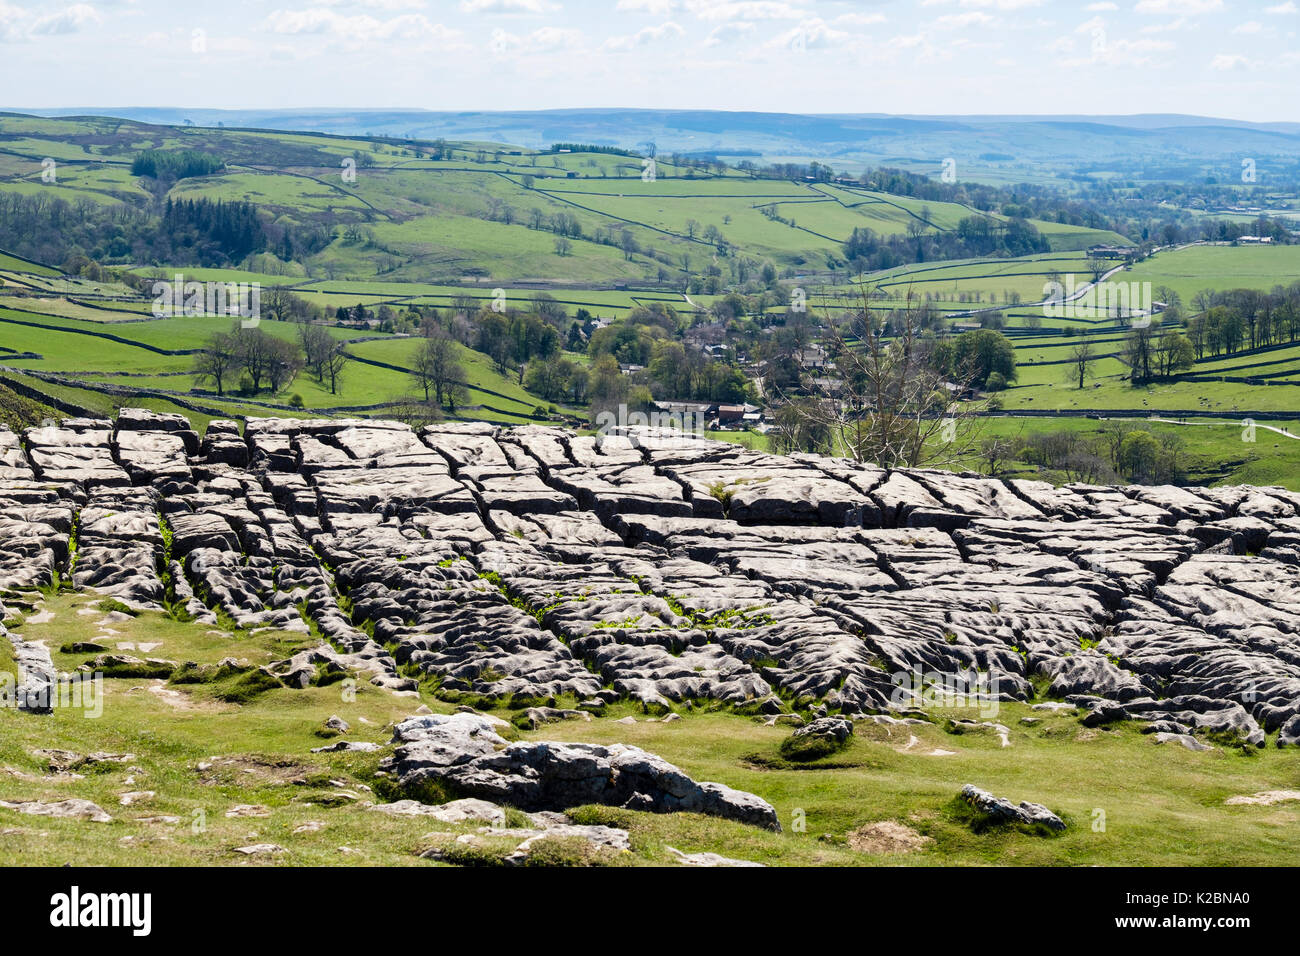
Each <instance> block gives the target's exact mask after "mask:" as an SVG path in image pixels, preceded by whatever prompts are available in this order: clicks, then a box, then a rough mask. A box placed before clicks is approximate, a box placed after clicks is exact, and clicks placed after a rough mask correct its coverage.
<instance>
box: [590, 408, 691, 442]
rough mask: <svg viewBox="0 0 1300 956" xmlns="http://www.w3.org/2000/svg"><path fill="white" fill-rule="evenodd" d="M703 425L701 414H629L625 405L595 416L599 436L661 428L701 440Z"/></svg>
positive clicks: (686, 412) (633, 412)
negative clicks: (636, 429) (628, 430)
mask: <svg viewBox="0 0 1300 956" xmlns="http://www.w3.org/2000/svg"><path fill="white" fill-rule="evenodd" d="M704 424H705V422H704V413H703V412H696V411H684V412H663V411H653V412H642V411H631V412H629V411H628V408H627V406H626V405H619V406H618V411H617V412H614V411H603V412H600V413H599V414H597V415H596V433H597V434H598V435H601V436H605V435H610V434H616V435H621V434H626V432H627V429H629V428H661V429H664V430H665V431H669V432H674V433H676V434H678V435H680V436H681V437H683V438H703V437H704Z"/></svg>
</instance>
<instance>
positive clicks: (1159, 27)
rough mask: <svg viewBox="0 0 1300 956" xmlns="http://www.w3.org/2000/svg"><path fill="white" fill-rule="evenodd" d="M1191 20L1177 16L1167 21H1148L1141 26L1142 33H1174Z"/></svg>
mask: <svg viewBox="0 0 1300 956" xmlns="http://www.w3.org/2000/svg"><path fill="white" fill-rule="evenodd" d="M1190 22H1191V21H1189V20H1188V19H1187V18H1186V17H1179V18H1178V19H1177V20H1170V21H1169V22H1168V23H1148V24H1147V25H1146V26H1144V27H1143V28H1142V32H1143V33H1176V32H1177V31H1179V30H1181V29H1183V28H1184V27H1186V26H1187V25H1188V24H1189V23H1190Z"/></svg>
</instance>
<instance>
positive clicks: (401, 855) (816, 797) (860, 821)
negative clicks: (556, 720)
mask: <svg viewBox="0 0 1300 956" xmlns="http://www.w3.org/2000/svg"><path fill="white" fill-rule="evenodd" d="M96 603H97V602H96V599H95V598H94V597H93V596H91V595H73V594H60V595H57V596H54V597H50V598H47V599H46V602H45V608H46V609H47V610H51V611H53V612H54V619H53V620H51V621H49V622H48V623H46V624H41V625H34V624H29V625H25V626H24V627H23V634H24V636H26V637H28V638H32V639H40V640H45V641H46V642H47V643H48V644H50V645H51V646H55V647H58V646H61V645H62V644H64V643H69V642H73V641H79V640H91V639H93V638H94V637H95V635H96V634H97V630H96V627H95V623H94V618H93V616H90V615H78V614H77V613H76V611H77V610H81V609H84V608H86V607H94V605H95V604H96ZM113 626H114V629H115V630H118V631H119V632H120V633H119V635H117V636H116V637H114V638H113V640H114V641H126V642H133V643H134V642H141V641H145V642H150V643H158V644H159V645H160V646H158V647H157V648H155V649H153V650H152V651H150V652H149V656H155V657H162V658H166V659H169V660H178V661H179V660H190V661H194V662H196V663H197V664H198V665H199V666H200V668H205V667H206V668H208V670H207V671H205V672H204V675H202V676H195V675H194V674H191V675H190V676H189V677H188V678H187V682H186V683H177V682H172V683H170V684H168V683H165V682H162V681H158V682H155V681H150V680H142V679H134V678H108V679H106V680H105V688H106V693H105V697H104V701H103V703H104V706H103V715H102V717H99V718H98V719H88V718H86V717H85V716H83V715H82V714H81V713H80V712H78V711H73V710H70V709H66V708H60V709H56V711H55V713H54V714H52V715H49V716H45V717H36V716H32V715H27V714H20V713H18V712H17V711H14V710H11V709H3V710H0V767H4V768H6V769H7V770H9V771H10V773H9V775H8V776H7V778H6V779H7V780H8V782H7V783H6V785H5V799H8V800H26V799H40V800H59V799H66V798H69V797H81V798H84V799H89V800H92V801H94V802H95V803H96V804H98V805H99V806H100V807H102V808H103V809H104V810H106V811H107V812H108V813H109V814H110V815H111V816H112V817H113V822H112V823H109V824H94V823H88V822H81V821H73V820H58V819H51V818H40V817H29V816H23V815H19V814H17V813H15V812H12V811H8V810H0V825H3V826H4V827H6V828H7V829H8V831H9V832H8V833H7V836H6V840H5V841H4V843H3V844H2V845H0V863H4V864H14V863H18V862H20V861H22V860H25V859H30V858H32V857H33V856H34V855H36V854H38V853H39V855H40V858H41V859H43V860H46V861H47V862H49V863H51V864H55V863H65V862H66V863H71V864H73V865H174V864H190V865H217V864H231V863H234V862H239V861H240V860H242V858H241V857H238V856H237V855H236V854H234V853H233V849H234V848H235V847H237V846H244V845H247V844H251V843H262V842H269V843H276V844H278V845H280V846H282V847H284V848H285V849H286V850H287V852H286V853H284V854H277V855H276V856H274V857H268V858H258V859H257V860H256V861H255V862H265V863H271V864H276V865H329V864H352V865H355V864H376V865H431V864H430V863H428V862H427V861H425V860H421V859H419V858H418V856H417V854H418V853H419V851H420V850H422V849H425V848H426V847H427V846H429V845H430V839H429V838H428V837H427V836H426V834H427V833H428V832H429V830H431V829H437V830H451V831H453V832H462V831H464V830H472V829H473V827H472V826H465V827H456V826H449V825H443V824H437V825H436V826H431V825H430V824H429V823H428V822H427V821H421V820H420V819H419V818H409V817H394V816H390V815H387V814H378V813H372V812H368V811H366V810H365V809H364V808H363V804H364V802H365V801H378V800H381V799H384V798H385V796H398V795H399V794H394V793H392V792H391V790H390V789H389V788H388V786H387V782H386V781H384V780H383V778H378V777H375V776H374V770H375V769H376V767H377V765H378V762H379V758H380V756H382V753H381V754H346V753H345V754H311V753H310V750H311V748H312V747H318V746H321V743H322V738H321V737H320V736H319V734H318V731H320V729H321V727H322V726H323V724H324V721H325V719H326V718H327V717H329V716H330V715H332V714H338V715H339V716H341V717H343V718H344V719H345V720H347V721H348V722H349V723H350V724H351V725H352V728H353V729H352V731H351V732H350V733H349V734H348V739H358V740H369V741H373V742H375V743H378V744H381V745H382V744H386V743H387V741H388V739H389V737H390V729H389V727H390V725H391V723H392V722H393V721H396V720H400V719H401V718H402V717H404V716H406V715H408V714H409V713H410V712H411V711H412V710H414V709H415V707H416V706H417V705H418V704H419V703H420V702H421V700H422V701H423V702H424V703H426V704H427V705H428V706H430V707H431V708H432V709H434V710H435V711H438V712H449V711H450V710H451V707H450V705H449V704H447V703H444V702H442V701H440V700H438V699H436V698H433V697H430V696H429V695H428V693H427V691H426V690H422V691H421V700H415V699H411V698H397V697H394V696H392V695H390V694H388V693H386V692H382V691H379V690H377V689H375V688H373V687H370V686H369V685H368V684H366V683H364V682H361V683H360V684H359V685H358V686H357V688H356V691H357V693H356V699H355V701H351V702H348V701H346V700H345V699H344V696H343V693H342V688H343V685H339V684H335V685H331V686H326V687H311V688H307V689H305V690H289V689H286V688H281V687H271V688H269V689H264V690H263V691H262V692H261V693H257V694H253V695H249V696H245V697H241V696H239V695H234V694H231V693H230V691H232V690H233V689H235V688H236V686H237V685H238V683H239V681H240V678H238V677H237V676H231V675H227V676H224V677H222V676H219V675H217V674H216V673H215V672H213V671H212V670H211V665H213V664H215V662H216V661H217V660H219V659H221V658H223V657H227V656H234V657H237V658H242V659H244V660H246V661H248V662H249V663H251V664H256V663H264V662H267V661H270V660H273V659H279V658H283V657H285V656H287V655H288V654H290V653H292V652H293V650H295V649H296V648H297V647H299V646H303V644H304V643H305V642H308V641H309V640H310V639H308V638H306V637H305V636H304V635H298V634H283V633H278V632H273V631H268V632H263V633H261V634H258V635H257V636H248V635H237V634H234V633H230V632H226V631H222V630H219V629H212V628H207V627H204V626H201V625H193V624H189V625H187V624H181V623H179V622H176V621H174V620H172V619H170V618H167V617H165V616H164V615H161V614H157V613H153V612H145V613H142V614H140V615H139V616H138V617H135V618H133V619H131V620H129V621H125V622H120V623H115V624H114V625H113ZM4 643H5V642H0V645H3V644H4ZM126 653H131V651H126ZM54 656H55V660H56V663H57V664H58V665H59V667H60V668H63V669H68V668H71V667H74V666H76V665H77V664H78V663H80V662H82V661H84V660H86V659H87V658H88V656H89V655H85V654H77V655H73V654H64V653H62V652H61V651H56V652H55V654H54ZM223 697H225V698H227V699H222V698H223ZM231 698H233V699H234V701H236V702H232V700H231ZM498 713H499V714H501V715H502V716H505V717H509V716H510V714H511V712H509V711H499V712H498ZM1028 713H1030V711H1029V709H1028V707H1027V706H1026V705H1019V704H1016V705H1003V706H1002V709H1001V711H1000V713H999V714H998V716H997V719H998V720H999V721H1000V722H1002V723H1004V724H1006V725H1008V726H1010V727H1012V728H1013V730H1012V732H1011V746H1010V747H1009V748H1002V747H1000V746H999V744H998V742H997V740H996V739H994V738H992V737H990V736H984V735H971V734H966V735H962V736H960V737H954V736H952V735H950V734H947V733H945V732H944V731H943V730H942V722H943V720H944V719H945V718H946V717H949V716H972V717H973V716H976V712H975V711H971V712H970V713H966V712H965V711H957V710H952V711H943V712H936V713H935V714H934V717H935V720H936V723H935V724H933V725H921V726H911V727H908V728H905V729H903V730H899V729H895V730H894V732H893V734H892V735H890V734H889V733H887V732H886V729H885V728H882V727H877V726H875V725H872V724H868V723H859V724H858V725H857V727H856V731H855V736H854V737H853V738H852V739H851V741H850V743H849V746H848V747H847V748H846V749H845V750H844V751H842V752H841V753H839V754H836V755H834V756H833V757H831V758H828V759H824V760H821V761H814V762H812V763H810V764H807V765H804V766H802V767H800V768H797V769H796V768H794V767H792V766H791V767H787V766H783V765H782V763H781V761H780V758H779V754H780V751H781V747H782V743H783V741H785V740H786V739H788V737H789V730H788V729H787V728H781V727H766V726H763V725H762V724H761V723H759V722H758V721H756V720H754V719H753V718H750V717H745V716H743V715H740V714H737V713H732V712H729V711H727V710H726V709H712V710H711V709H708V708H705V709H703V710H697V711H695V712H687V713H683V719H682V720H679V721H675V722H672V723H660V722H649V721H646V720H644V719H643V718H642V715H640V713H639V712H638V711H637V710H636V709H635V708H634V707H633V706H632V705H630V704H626V703H621V704H615V705H612V706H611V707H609V708H607V710H606V711H605V713H604V714H603V715H602V716H600V717H598V718H596V719H594V720H592V721H591V722H580V721H573V722H566V723H564V724H562V725H550V726H546V727H544V728H541V729H539V730H537V731H523V732H518V731H510V732H509V733H510V734H511V735H514V734H518V735H519V736H521V737H523V738H524V739H538V740H544V739H560V740H575V741H587V742H592V743H615V742H619V743H627V744H632V745H635V746H639V747H643V748H645V749H647V750H650V751H652V752H654V753H657V754H659V755H660V756H662V757H664V758H665V759H666V760H669V761H671V762H673V763H675V764H677V765H678V766H680V767H681V768H682V769H683V770H685V771H686V772H687V773H689V774H691V775H692V776H693V777H694V778H696V779H697V780H717V781H720V782H723V783H726V784H728V785H729V786H733V787H738V788H740V789H743V790H748V791H750V792H753V793H756V794H758V795H759V796H761V797H763V798H764V799H766V800H768V801H769V802H771V803H772V805H773V806H774V807H775V809H776V811H777V813H778V816H779V818H780V820H781V822H782V824H783V826H784V831H785V832H783V833H779V834H778V833H772V832H769V831H765V830H760V829H758V828H756V827H751V826H745V825H742V824H739V823H733V822H729V821H725V820H720V819H717V818H711V817H704V816H699V815H695V814H664V815H656V814H645V813H634V812H631V811H626V810H618V809H614V808H609V807H589V808H579V809H576V810H574V811H573V816H574V817H575V819H576V820H577V821H578V822H583V823H604V824H607V825H614V826H621V827H625V828H626V829H628V830H629V831H630V833H631V836H632V845H633V853H632V854H631V855H630V856H624V857H621V858H618V859H615V860H587V859H584V858H582V857H574V855H573V854H574V852H575V851H576V849H577V848H576V847H573V846H567V845H559V846H556V847H554V848H552V852H553V853H554V856H548V857H545V858H547V859H552V860H554V861H556V862H589V863H590V862H615V863H634V864H646V863H658V864H663V863H670V862H672V857H671V854H670V853H669V851H668V850H667V847H669V846H672V847H675V848H677V849H680V850H682V851H684V852H688V853H690V852H701V851H710V852H716V853H722V854H724V855H727V856H731V857H735V858H740V859H748V860H754V861H758V862H763V863H768V864H797V865H819V864H839V865H881V864H897V865H934V864H948V865H952V864H955V865H981V864H989V863H1015V864H1047V865H1075V866H1087V865H1118V864H1130V865H1154V864H1162V865H1170V866H1198V865H1269V864H1281V863H1286V862H1288V861H1289V860H1291V859H1293V858H1294V855H1295V853H1296V852H1297V851H1298V850H1300V835H1298V834H1300V828H1297V826H1296V824H1297V822H1300V809H1297V808H1295V807H1294V806H1293V805H1289V804H1283V805H1280V806H1276V807H1250V806H1240V807H1229V806H1225V805H1224V800H1225V798H1226V797H1228V796H1231V795H1234V794H1246V793H1254V792H1257V791H1260V790H1269V789H1282V788H1287V787H1293V786H1294V773H1295V771H1294V766H1293V764H1294V760H1293V759H1292V756H1293V755H1291V754H1290V753H1289V752H1287V751H1279V750H1277V749H1276V748H1269V749H1266V750H1263V751H1259V752H1258V753H1256V754H1254V755H1252V756H1249V757H1248V756H1242V755H1240V754H1239V753H1237V752H1234V751H1230V750H1227V749H1217V750H1215V751H1214V752H1211V753H1192V752H1190V751H1187V750H1184V749H1183V748H1181V747H1176V746H1172V745H1169V746H1164V747H1156V746H1155V745H1154V744H1153V743H1152V740H1151V738H1150V737H1145V736H1142V735H1141V734H1140V733H1139V732H1138V727H1137V726H1135V725H1128V724H1119V725H1115V726H1114V727H1111V728H1105V729H1096V730H1088V729H1085V728H1083V727H1082V726H1081V725H1080V724H1079V723H1078V721H1077V720H1076V719H1075V718H1074V717H1073V716H1071V715H1070V714H1068V713H1067V714H1051V715H1044V714H1039V713H1035V716H1036V717H1040V718H1041V720H1040V722H1039V723H1038V724H1035V725H1034V726H1032V727H1026V726H1024V725H1021V724H1019V723H1018V720H1019V718H1020V717H1021V716H1023V715H1026V714H1028ZM629 715H635V716H637V717H638V718H642V719H639V720H638V722H637V723H635V724H620V723H618V722H617V721H618V719H619V718H622V717H624V716H629ZM913 735H914V736H915V737H916V738H917V739H916V742H915V743H911V745H910V746H909V743H910V738H911V737H912V736H913ZM40 748H61V749H68V750H72V751H75V752H77V753H80V754H85V753H88V752H91V751H106V752H110V753H123V752H126V753H132V754H134V755H135V756H134V758H133V759H132V760H131V761H130V762H129V763H128V764H126V765H119V764H108V765H102V766H100V767H98V768H86V769H84V770H81V771H79V772H80V773H82V774H83V776H82V778H81V779H62V778H60V777H58V776H57V775H52V774H50V773H49V772H48V767H47V763H48V761H46V760H44V759H42V758H40V757H38V756H37V755H36V754H35V753H34V751H36V750H38V749H40ZM935 750H945V751H950V752H951V753H950V754H949V755H947V756H935V755H932V751H935ZM1098 766H1105V767H1107V768H1108V772H1107V773H1106V774H1104V775H1099V774H1097V772H1096V768H1097V767H1098ZM128 778H130V779H129V782H128ZM967 782H971V783H975V784H977V785H978V786H981V787H983V788H985V789H988V790H991V791H992V792H994V793H996V794H998V795H1005V796H1008V797H1010V798H1011V799H1013V800H1016V801H1019V800H1032V801H1034V802H1038V803H1042V804H1045V805H1046V806H1048V807H1049V808H1050V809H1052V810H1054V811H1055V812H1057V813H1058V814H1059V815H1061V817H1062V818H1063V819H1064V820H1065V821H1066V823H1067V824H1068V826H1069V829H1067V830H1066V831H1065V833H1063V834H1062V835H1060V836H1057V837H1051V838H1048V837H1044V836H1041V835H1038V834H1034V833H1025V832H1020V831H1019V830H1014V829H985V830H982V831H981V832H977V829H978V828H973V827H972V826H971V821H970V820H969V818H968V814H966V813H964V812H963V811H962V809H961V807H960V805H958V804H956V803H955V801H954V798H955V796H956V794H957V792H958V790H959V789H960V788H961V786H962V784H963V783H967ZM366 788H370V789H369V790H367V789H366ZM128 791H153V792H154V794H155V795H154V796H153V797H152V798H146V799H143V800H142V801H141V802H139V803H137V804H135V805H133V806H129V807H124V806H121V805H120V803H119V798H120V796H121V794H123V793H126V792H128ZM241 804H243V805H258V806H262V807H265V808H266V809H267V812H268V814H269V815H268V816H265V817H249V818H238V817H236V818H228V817H226V815H225V814H226V811H227V810H229V809H231V808H232V807H234V806H236V805H241ZM1097 810H1101V811H1104V813H1105V821H1106V826H1105V829H1104V831H1098V830H1096V829H1094V827H1093V825H1092V824H1093V821H1094V819H1096V816H1095V814H1096V811H1097ZM166 816H170V817H174V818H177V819H176V822H174V823H168V822H165V821H159V820H154V821H153V822H149V820H148V818H158V817H166ZM516 819H518V818H517V817H516ZM880 820H894V821H897V822H899V823H903V824H905V825H907V826H910V827H912V828H913V829H914V830H916V831H917V832H919V833H921V834H922V835H924V836H927V837H929V838H930V840H931V841H932V842H931V843H929V844H927V845H926V847H925V848H924V849H922V850H920V851H918V852H915V853H911V854H908V855H905V856H880V855H874V854H868V853H864V852H859V851H855V850H853V849H851V848H850V847H849V846H848V844H847V842H846V840H847V837H848V834H850V833H851V832H852V831H854V830H856V829H857V828H859V827H861V826H863V825H865V824H868V823H872V822H876V821H880ZM312 821H314V822H317V823H320V824H322V825H323V826H322V828H320V829H318V830H314V831H311V832H307V831H302V832H295V831H296V830H298V829H299V828H300V827H302V826H303V825H304V824H307V823H308V822H312ZM199 824H201V825H199ZM340 847H348V848H349V850H350V851H351V852H343V851H341V850H340V849H339V848H340ZM499 856H500V854H499V853H498V854H496V859H499ZM465 862H480V863H492V862H494V859H493V858H492V855H491V854H489V857H488V858H487V859H483V860H478V861H470V860H466V861H465Z"/></svg>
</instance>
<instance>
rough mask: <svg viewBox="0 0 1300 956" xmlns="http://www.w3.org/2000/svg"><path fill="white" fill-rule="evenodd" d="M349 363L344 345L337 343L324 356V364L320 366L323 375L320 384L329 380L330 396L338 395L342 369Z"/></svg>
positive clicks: (349, 358)
mask: <svg viewBox="0 0 1300 956" xmlns="http://www.w3.org/2000/svg"><path fill="white" fill-rule="evenodd" d="M351 361H352V356H351V355H349V354H348V353H347V349H346V347H345V346H344V344H343V343H342V342H337V341H336V342H333V343H332V345H331V347H330V350H329V353H328V354H327V355H326V356H325V364H324V365H323V366H322V371H323V373H324V378H322V382H323V381H324V379H325V378H328V379H329V383H330V394H332V395H337V394H338V391H339V379H340V378H342V377H343V369H344V367H345V366H347V364H348V363H349V362H351Z"/></svg>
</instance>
